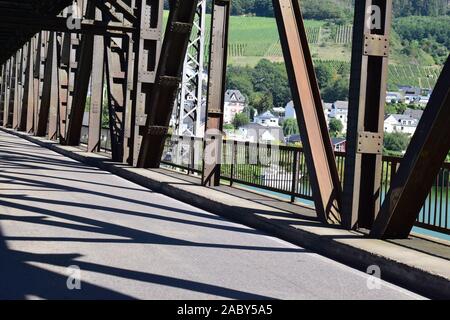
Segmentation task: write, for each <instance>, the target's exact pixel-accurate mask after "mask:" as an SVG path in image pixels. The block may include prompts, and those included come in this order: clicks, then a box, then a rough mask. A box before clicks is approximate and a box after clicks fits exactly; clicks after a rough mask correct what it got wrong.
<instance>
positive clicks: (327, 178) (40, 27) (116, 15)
mask: <svg viewBox="0 0 450 320" xmlns="http://www.w3.org/2000/svg"><path fill="white" fill-rule="evenodd" d="M273 3H274V9H275V10H274V11H275V17H276V20H277V24H278V29H279V32H280V38H281V44H282V47H283V54H284V58H285V61H286V67H287V71H288V75H289V82H290V85H291V90H292V96H293V100H294V105H295V109H296V113H297V119H298V121H299V126H300V129H301V135H302V138H303V139H302V141H303V145H304V152H305V156H306V164H307V166H308V172H309V174H310V177H309V178H310V182H311V186H312V190H313V198H314V201H315V206H316V210H317V216H318V218H319V219H320V220H321V221H322V222H323V223H331V224H341V225H342V226H343V227H345V228H347V229H355V228H361V227H362V228H366V229H370V230H371V236H373V237H377V238H385V237H394V238H404V237H407V236H408V234H409V232H410V230H411V228H412V226H413V223H414V220H415V219H416V217H417V216H418V214H419V210H420V207H421V206H422V203H423V201H424V199H425V197H426V193H427V190H429V189H430V188H431V187H432V184H433V180H434V178H435V176H436V174H437V170H438V168H439V166H440V164H441V163H442V162H443V160H444V158H445V155H446V154H447V153H448V149H449V148H450V140H449V139H450V134H449V126H448V123H449V121H450V117H449V112H448V110H450V105H449V103H450V102H449V96H450V92H449V84H450V80H449V77H450V64H449V63H450V62H449V61H447V63H446V65H445V67H444V69H443V71H442V75H441V77H440V78H439V80H438V83H437V85H436V88H435V90H434V92H433V95H432V97H431V99H430V102H429V104H428V106H427V109H426V111H425V113H424V116H423V118H422V120H421V122H420V124H419V127H418V130H417V132H416V134H415V135H414V137H413V139H412V141H411V145H410V146H409V148H408V151H407V153H406V155H405V157H404V159H403V160H402V162H401V164H400V166H399V168H391V169H392V173H391V176H392V187H391V190H390V191H389V193H388V195H387V196H386V200H385V201H384V203H383V204H382V206H381V208H380V206H379V203H380V201H379V200H380V199H379V198H380V177H379V176H380V174H379V173H380V159H381V146H382V142H383V141H382V137H383V128H382V120H383V119H382V116H383V113H384V110H383V108H384V100H385V98H384V94H385V91H386V79H387V64H388V57H389V30H390V24H391V23H390V21H391V7H392V0H364V1H356V5H355V25H354V36H353V38H354V41H353V52H352V74H351V88H350V106H349V109H350V110H349V131H348V150H347V161H346V163H345V179H344V190H343V192H342V191H341V187H340V186H341V181H339V177H338V175H337V169H336V163H335V159H334V155H333V152H332V149H331V143H330V138H329V135H328V132H327V128H326V123H325V119H324V115H323V112H322V102H321V99H320V92H319V89H318V86H317V81H316V77H315V74H314V68H313V62H312V59H311V55H310V52H309V47H308V43H307V40H306V32H305V28H304V25H303V19H302V15H301V6H300V5H299V2H298V1H296V0H273ZM163 4H164V1H163V0H105V1H101V0H59V1H58V0H53V1H52V0H23V1H20V2H12V1H3V0H0V67H1V68H0V124H1V125H2V126H3V127H6V128H11V129H14V130H20V131H25V132H27V133H30V134H34V135H38V136H45V137H47V138H48V139H53V140H55V141H59V142H60V143H61V144H66V145H74V146H79V145H80V137H81V130H82V127H83V123H85V124H86V123H87V124H88V138H87V141H86V142H87V145H86V146H83V148H85V149H86V150H87V151H89V152H98V151H99V150H100V144H101V143H102V140H101V129H102V125H106V126H107V127H108V129H109V135H110V144H111V146H110V148H111V157H112V159H113V160H114V161H117V162H123V163H127V164H129V165H134V166H136V165H137V166H139V167H152V168H156V167H159V165H160V162H161V156H162V152H163V147H164V144H165V141H166V135H167V133H168V129H169V124H170V117H171V115H172V113H173V106H174V103H175V99H176V96H177V93H178V92H179V88H180V85H181V84H183V85H182V86H181V91H180V92H181V96H182V97H183V98H184V99H185V102H183V101H182V100H180V101H179V103H180V108H178V113H176V114H177V115H178V119H177V121H178V127H177V128H178V131H177V132H178V133H182V134H184V135H197V136H200V135H202V131H203V130H202V129H200V126H201V124H202V121H203V119H202V117H203V112H205V119H204V121H205V130H207V131H206V132H207V135H206V137H205V145H204V147H205V148H212V149H213V152H212V154H213V155H214V156H213V157H212V159H209V160H212V161H208V162H206V161H204V167H203V175H202V178H203V179H202V183H203V184H204V185H207V186H213V185H218V184H220V159H221V154H222V143H221V141H222V140H221V139H222V134H221V129H222V126H223V112H224V94H225V76H226V64H227V43H228V28H229V13H230V6H231V4H232V2H231V1H229V0H214V1H213V2H212V4H213V5H212V9H213V15H214V18H213V19H212V23H211V24H212V25H211V43H210V47H209V48H204V47H205V42H204V38H205V34H204V32H205V30H206V28H205V19H204V18H205V1H200V0H170V1H169V4H170V14H169V18H168V23H167V30H166V32H165V33H164V41H163V36H162V35H163V32H162V27H163ZM372 6H377V7H378V8H380V9H381V17H380V19H381V21H380V23H379V25H378V26H376V27H371V26H370V24H368V23H367V21H368V18H369V15H370V14H371V12H372V8H373V7H372ZM369 20H370V19H369ZM19 26H20V27H19ZM204 50H209V52H210V55H209V56H210V61H209V68H208V71H209V77H208V84H207V88H208V92H207V95H206V98H207V102H206V106H205V108H204V109H203V100H204V99H203V96H202V95H203V80H202V75H203V71H204V66H203V63H204V62H203V59H204V57H205V54H204ZM186 100H192V101H193V102H194V103H187V101H186ZM87 102H89V103H88V104H87ZM181 106H184V107H183V108H181ZM85 115H88V118H86V117H85ZM183 128H184V129H183ZM185 129H186V130H185ZM205 150H206V149H205ZM203 154H205V152H204V153H203ZM205 158H206V157H205ZM396 169H397V170H398V172H397V173H395V171H396Z"/></svg>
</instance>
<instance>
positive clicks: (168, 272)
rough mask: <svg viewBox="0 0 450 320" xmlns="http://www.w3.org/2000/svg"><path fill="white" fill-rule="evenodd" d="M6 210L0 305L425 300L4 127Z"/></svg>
mask: <svg viewBox="0 0 450 320" xmlns="http://www.w3.org/2000/svg"><path fill="white" fill-rule="evenodd" d="M0 210H1V211H0V298H19V299H21V298H45V299H47V298H85V299H94V298H146V299H156V298H158V299H159V298H162V299H164V298H169V299H172V298H175V299H195V298H200V299H203V298H250V299H253V298H285V299H294V298H298V299H309V298H319V299H321V298H336V299H341V298H347V299H359V298H361V299H383V298H386V299H395V298H401V299H405V298H406V299H408V298H419V297H418V296H416V295H414V294H412V293H410V292H408V291H406V290H403V289H401V288H399V287H396V286H394V285H392V284H389V283H386V282H383V284H382V288H381V289H380V290H369V289H368V288H367V275H365V274H364V273H361V272H359V271H355V270H353V269H351V268H349V267H346V266H344V265H341V264H338V263H336V262H334V261H332V260H329V259H326V258H323V257H321V256H319V255H317V254H315V253H312V252H308V251H305V250H304V249H302V248H299V247H296V246H294V245H291V244H288V243H285V242H283V241H280V240H278V239H275V238H271V237H268V236H266V235H264V234H261V233H260V232H258V231H256V230H252V229H250V228H247V227H245V226H242V225H239V224H235V223H231V222H229V221H226V220H224V219H222V218H220V217H218V216H216V215H213V214H211V213H208V212H205V211H202V210H200V209H197V208H195V207H192V206H189V205H186V204H184V203H181V202H179V201H176V200H174V199H171V198H168V197H166V196H163V195H161V194H157V193H154V192H152V191H149V190H147V189H145V188H142V187H140V186H138V185H136V184H133V183H131V182H128V181H126V180H123V179H121V178H119V177H117V176H114V175H112V174H110V173H107V172H104V171H101V170H98V169H95V168H92V167H89V166H86V165H83V164H80V163H78V162H75V161H73V160H71V159H68V158H65V157H63V156H61V155H59V154H56V153H54V152H52V151H49V150H47V149H44V148H41V147H38V146H36V145H34V144H32V143H30V142H27V141H25V140H22V139H20V138H18V137H15V136H11V135H8V134H6V133H4V132H0ZM73 265H75V266H78V267H79V268H80V269H81V280H82V284H81V285H82V287H81V290H72V291H71V290H68V289H67V285H66V282H67V270H66V268H67V267H69V266H73Z"/></svg>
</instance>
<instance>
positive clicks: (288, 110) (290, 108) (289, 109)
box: [284, 101, 333, 121]
mask: <svg viewBox="0 0 450 320" xmlns="http://www.w3.org/2000/svg"><path fill="white" fill-rule="evenodd" d="M322 104H323V113H324V114H325V119H326V120H327V121H328V117H329V114H330V112H331V108H332V106H333V104H332V103H325V102H323V103H322ZM284 109H285V112H284V119H297V114H296V113H295V108H294V102H292V101H290V102H289V103H288V104H287V105H286V107H285V108H284Z"/></svg>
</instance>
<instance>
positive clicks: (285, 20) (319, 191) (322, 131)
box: [273, 0, 341, 224]
mask: <svg viewBox="0 0 450 320" xmlns="http://www.w3.org/2000/svg"><path fill="white" fill-rule="evenodd" d="M273 5H274V9H275V17H276V20H277V24H278V30H279V33H280V39H281V44H282V48H283V54H284V60H285V62H286V69H287V71H288V76H289V82H290V85H291V92H292V97H293V101H294V106H295V110H296V113H297V119H298V124H299V127H300V133H301V136H302V141H303V147H304V150H305V156H306V161H307V167H308V172H309V175H310V180H311V187H312V191H313V197H314V203H315V207H316V211H317V216H318V217H319V219H321V220H322V221H323V222H328V223H333V224H336V223H340V221H341V217H340V205H341V204H340V197H341V184H340V182H339V176H338V171H337V167H336V161H335V158H334V153H333V148H332V145H331V139H330V136H329V133H328V128H327V123H326V120H325V115H324V112H323V106H322V100H321V98H320V92H319V86H318V84H317V80H316V76H315V73H314V66H313V62H312V58H311V53H310V51H309V46H308V40H307V37H306V30H305V26H304V23H303V18H302V14H301V10H300V5H299V2H298V0H274V1H273Z"/></svg>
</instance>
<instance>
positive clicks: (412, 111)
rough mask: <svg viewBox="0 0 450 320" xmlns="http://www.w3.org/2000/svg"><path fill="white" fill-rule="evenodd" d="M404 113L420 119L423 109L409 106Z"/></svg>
mask: <svg viewBox="0 0 450 320" xmlns="http://www.w3.org/2000/svg"><path fill="white" fill-rule="evenodd" d="M403 115H405V116H410V117H411V118H414V119H416V120H420V119H421V118H422V115H423V110H420V109H410V108H407V109H406V110H405V112H403Z"/></svg>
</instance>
